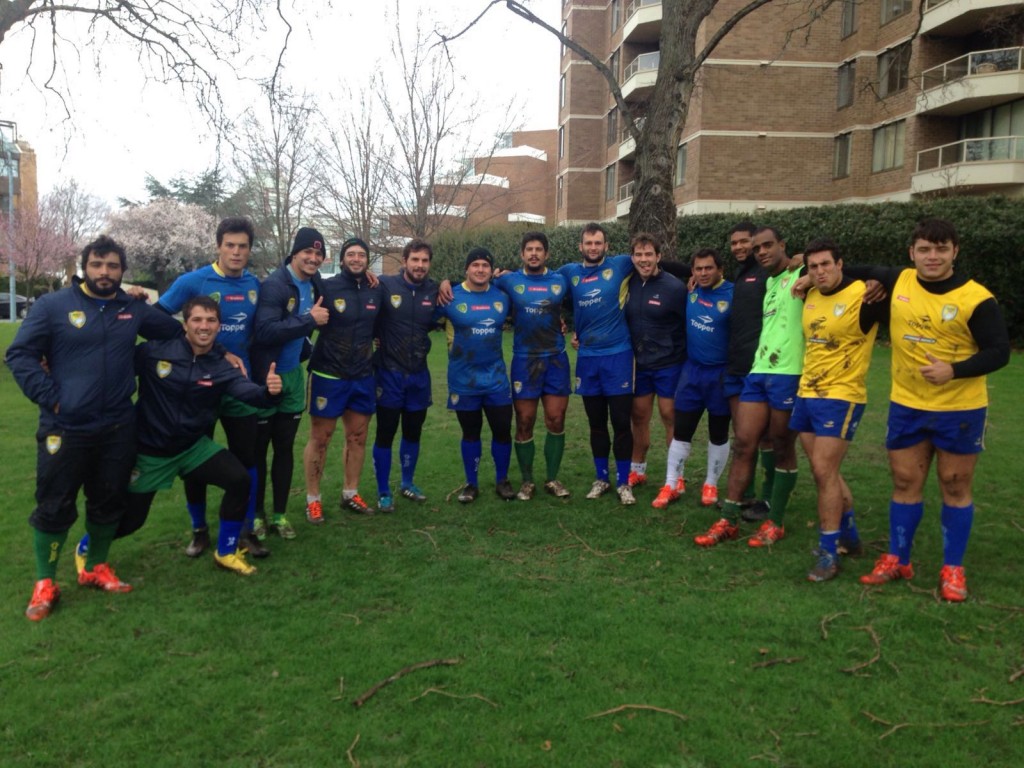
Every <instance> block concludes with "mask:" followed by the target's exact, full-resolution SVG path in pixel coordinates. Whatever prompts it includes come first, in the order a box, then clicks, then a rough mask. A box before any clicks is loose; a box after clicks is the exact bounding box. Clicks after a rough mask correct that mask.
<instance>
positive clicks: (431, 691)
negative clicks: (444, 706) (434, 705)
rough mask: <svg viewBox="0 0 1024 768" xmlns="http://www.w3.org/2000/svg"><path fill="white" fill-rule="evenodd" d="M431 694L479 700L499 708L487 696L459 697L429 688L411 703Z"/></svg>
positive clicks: (473, 694) (476, 694) (468, 695)
mask: <svg viewBox="0 0 1024 768" xmlns="http://www.w3.org/2000/svg"><path fill="white" fill-rule="evenodd" d="M431 693H437V694H440V695H441V696H447V697H448V698H450V699H479V700H480V701H483V702H486V703H487V704H490V705H491V706H492V707H494V708H495V709H497V708H498V705H497V704H495V703H494V702H493V701H491V700H490V699H488V698H487V697H486V696H483V695H481V694H479V693H470V694H467V695H465V696H459V695H458V694H455V693H448V691H445V690H442V689H441V688H427V690H425V691H424V692H423V693H421V694H420V695H419V696H413V697H412V698H411V699H409V701H416V699H422V698H424V697H426V696H427V695H428V694H431Z"/></svg>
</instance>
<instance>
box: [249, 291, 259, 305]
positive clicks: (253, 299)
mask: <svg viewBox="0 0 1024 768" xmlns="http://www.w3.org/2000/svg"><path fill="white" fill-rule="evenodd" d="M257 296H258V294H257V293H256V291H249V303H250V304H255V303H256V298H257Z"/></svg>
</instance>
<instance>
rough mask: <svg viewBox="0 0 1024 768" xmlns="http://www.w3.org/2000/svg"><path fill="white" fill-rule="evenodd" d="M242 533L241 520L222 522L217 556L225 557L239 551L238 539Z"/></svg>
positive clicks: (218, 536) (218, 534)
mask: <svg viewBox="0 0 1024 768" xmlns="http://www.w3.org/2000/svg"><path fill="white" fill-rule="evenodd" d="M241 533H242V521H241V520H221V521H220V531H219V532H218V533H217V554H218V555H220V556H221V557H223V556H224V555H230V554H231V553H233V552H234V551H235V550H236V549H238V537H239V536H240V535H241Z"/></svg>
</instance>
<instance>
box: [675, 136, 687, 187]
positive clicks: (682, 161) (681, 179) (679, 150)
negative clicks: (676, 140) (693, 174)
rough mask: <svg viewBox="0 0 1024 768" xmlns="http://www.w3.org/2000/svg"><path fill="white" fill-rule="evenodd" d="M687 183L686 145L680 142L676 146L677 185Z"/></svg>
mask: <svg viewBox="0 0 1024 768" xmlns="http://www.w3.org/2000/svg"><path fill="white" fill-rule="evenodd" d="M685 183H686V145H685V144H680V145H679V146H678V147H676V177H675V185H676V186H677V187H681V186H682V185H683V184H685Z"/></svg>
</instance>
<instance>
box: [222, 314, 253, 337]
mask: <svg viewBox="0 0 1024 768" xmlns="http://www.w3.org/2000/svg"><path fill="white" fill-rule="evenodd" d="M227 319H228V320H229V321H230V322H227V323H224V324H223V325H221V327H220V329H221V330H222V331H226V332H227V333H241V332H243V331H244V330H245V324H246V321H247V320H248V319H249V316H248V315H247V314H245V312H236V313H235V314H233V315H229V316H228V318H227Z"/></svg>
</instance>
